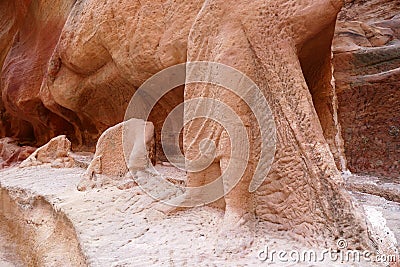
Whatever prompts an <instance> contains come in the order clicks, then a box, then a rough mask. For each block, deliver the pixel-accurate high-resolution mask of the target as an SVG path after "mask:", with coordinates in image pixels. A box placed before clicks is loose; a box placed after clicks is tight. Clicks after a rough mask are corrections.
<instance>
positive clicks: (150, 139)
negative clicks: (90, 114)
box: [78, 119, 155, 191]
mask: <svg viewBox="0 0 400 267" xmlns="http://www.w3.org/2000/svg"><path fill="white" fill-rule="evenodd" d="M123 135H125V137H123ZM124 138H125V139H124ZM124 141H125V142H124ZM154 148H155V144H154V126H153V124H152V123H151V122H145V121H143V120H138V119H130V120H128V121H125V122H122V123H119V124H117V125H115V126H113V127H111V128H109V129H107V130H106V131H105V132H104V133H103V134H102V135H101V136H100V138H99V141H98V142H97V145H96V153H95V155H94V158H93V160H92V162H91V163H90V165H89V167H88V168H87V170H86V172H85V174H84V175H83V177H82V180H81V182H80V183H79V185H78V190H80V191H84V190H86V189H89V188H93V187H95V186H97V187H100V186H103V185H106V184H112V183H115V182H117V183H118V184H119V187H126V185H124V184H123V183H124V182H131V183H133V180H132V179H128V180H125V181H121V180H124V178H126V176H128V177H129V176H130V175H131V174H130V173H129V170H130V171H132V172H134V171H136V170H143V169H145V168H146V167H147V166H148V165H149V164H150V161H152V160H153V163H154V164H155V162H154V160H155V151H154ZM128 166H129V170H128Z"/></svg>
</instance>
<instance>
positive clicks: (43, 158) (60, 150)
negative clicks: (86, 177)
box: [19, 135, 75, 168]
mask: <svg viewBox="0 0 400 267" xmlns="http://www.w3.org/2000/svg"><path fill="white" fill-rule="evenodd" d="M70 152H71V142H70V141H69V140H68V139H67V138H66V136H65V135H60V136H57V137H54V138H53V139H51V140H50V141H49V142H48V143H47V144H45V145H44V146H42V147H39V148H38V149H37V150H36V151H35V152H33V153H32V155H30V156H29V157H28V158H27V159H26V160H24V161H23V162H22V163H21V164H20V165H19V167H20V168H26V167H31V166H39V165H43V164H50V165H51V166H52V167H54V168H71V167H73V166H74V165H75V161H74V159H73V158H72V157H71V156H70Z"/></svg>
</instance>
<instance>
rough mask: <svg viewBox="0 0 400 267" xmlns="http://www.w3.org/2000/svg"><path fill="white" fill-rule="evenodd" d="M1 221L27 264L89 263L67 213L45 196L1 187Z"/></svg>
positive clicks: (61, 264) (67, 264) (84, 264)
mask: <svg viewBox="0 0 400 267" xmlns="http://www.w3.org/2000/svg"><path fill="white" fill-rule="evenodd" d="M0 222H1V224H2V225H3V224H4V225H5V227H7V228H8V232H9V233H10V234H11V235H12V242H13V243H14V244H15V247H16V251H15V252H16V253H17V254H18V255H19V257H20V258H21V260H22V261H23V262H24V264H25V265H27V266H56V265H58V266H88V265H87V263H86V257H85V256H84V255H83V253H82V250H81V247H80V244H79V241H78V238H77V236H76V233H75V229H74V227H73V225H72V223H71V221H70V220H69V219H68V218H67V217H66V215H65V214H64V213H63V212H61V211H57V210H55V209H54V206H52V205H51V204H49V202H47V201H46V200H45V199H44V198H43V197H41V196H35V195H34V194H31V193H30V192H27V191H24V190H22V189H11V188H0Z"/></svg>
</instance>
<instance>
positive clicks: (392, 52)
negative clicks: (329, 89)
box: [333, 1, 400, 181]
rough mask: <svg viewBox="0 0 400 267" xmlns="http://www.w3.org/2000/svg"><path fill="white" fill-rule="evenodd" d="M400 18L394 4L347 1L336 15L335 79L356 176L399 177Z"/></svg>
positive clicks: (350, 165) (398, 5) (399, 7)
mask: <svg viewBox="0 0 400 267" xmlns="http://www.w3.org/2000/svg"><path fill="white" fill-rule="evenodd" d="M399 14H400V3H399V2H398V1H349V3H347V4H346V6H345V9H344V10H343V11H342V12H341V13H340V15H339V21H338V23H337V27H336V33H335V39H334V43H333V49H334V60H333V63H334V68H335V73H334V75H335V79H336V88H337V95H338V103H339V122H340V124H341V127H342V136H343V139H344V143H345V151H346V152H345V154H346V158H347V162H348V166H347V167H348V168H349V170H350V171H352V172H354V173H361V174H370V175H379V176H385V177H392V178H399V177H400V115H399V114H400V91H399V86H400V83H399V80H400V69H399V66H400V65H399V64H400V31H399V29H400V16H399ZM396 180H397V179H394V180H393V181H396Z"/></svg>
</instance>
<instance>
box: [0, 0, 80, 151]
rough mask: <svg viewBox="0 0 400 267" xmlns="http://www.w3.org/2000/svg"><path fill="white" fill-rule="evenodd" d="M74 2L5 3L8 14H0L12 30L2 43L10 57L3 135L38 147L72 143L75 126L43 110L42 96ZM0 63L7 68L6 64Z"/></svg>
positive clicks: (3, 75) (5, 70)
mask: <svg viewBox="0 0 400 267" xmlns="http://www.w3.org/2000/svg"><path fill="white" fill-rule="evenodd" d="M74 2H75V1H73V0H69V1H47V0H35V1H30V0H29V1H2V5H4V6H5V7H7V8H5V9H1V12H5V15H4V16H3V14H2V16H1V20H2V21H3V22H2V23H4V24H5V25H9V26H8V27H9V28H10V30H6V28H4V29H5V31H4V33H6V35H4V36H2V37H1V40H2V41H1V42H2V43H3V42H5V43H6V45H5V46H4V49H3V47H1V48H2V53H3V52H5V51H8V53H7V56H6V57H5V59H4V65H3V64H1V66H2V72H1V92H2V103H0V109H1V117H2V120H1V121H2V125H1V127H0V128H2V130H0V132H3V134H5V135H7V136H11V137H17V138H19V139H22V140H28V141H31V142H34V143H36V144H38V145H43V144H45V143H46V142H48V141H49V140H50V138H51V137H54V136H56V135H60V134H69V137H73V135H71V134H70V133H71V131H72V130H73V128H72V127H71V125H69V124H68V122H67V121H65V120H63V119H62V118H60V117H59V116H57V115H55V114H54V113H52V112H50V111H49V110H48V109H47V108H46V107H45V106H44V105H43V102H42V101H41V99H40V96H39V91H40V87H41V84H42V80H43V77H44V75H45V73H46V72H47V63H48V61H49V58H50V56H51V55H52V53H53V50H54V46H55V45H56V43H57V41H58V38H59V34H60V31H61V29H62V27H63V25H64V23H65V20H66V18H67V16H68V14H69V11H70V9H71V7H72V5H73V3H74ZM2 29H3V28H2ZM2 33H3V30H2ZM2 46H3V45H2ZM1 57H3V55H2V56H1ZM0 63H3V60H2V58H0Z"/></svg>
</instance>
